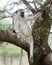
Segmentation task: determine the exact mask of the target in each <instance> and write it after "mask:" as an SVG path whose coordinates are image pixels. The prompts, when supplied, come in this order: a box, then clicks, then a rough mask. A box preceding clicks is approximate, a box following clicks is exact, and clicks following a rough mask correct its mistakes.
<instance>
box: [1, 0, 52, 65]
mask: <svg viewBox="0 0 52 65" xmlns="http://www.w3.org/2000/svg"><path fill="white" fill-rule="evenodd" d="M41 1H44V0H39V1H38V0H33V3H34V6H35V9H34V8H33V7H32V6H31V5H30V4H29V2H28V1H26V0H22V2H23V3H24V4H25V5H26V6H27V8H28V9H29V10H30V11H31V12H32V13H33V15H35V14H37V13H38V12H41V17H42V18H43V20H41V17H40V18H38V19H37V20H36V21H35V22H34V23H33V26H32V36H33V39H34V57H33V61H34V62H33V63H32V64H31V63H30V62H29V64H30V65H51V64H52V59H51V56H52V50H51V49H50V47H49V45H48V43H47V41H48V35H49V32H50V28H51V22H50V20H51V18H52V17H51V16H52V15H50V16H49V13H50V9H52V8H51V6H52V1H51V0H46V1H45V2H44V4H42V2H41ZM14 4H16V3H14ZM36 4H37V5H39V6H40V7H37V5H36ZM5 11H6V10H5ZM5 11H4V10H3V11H2V10H1V11H0V12H2V13H3V12H5ZM51 12H52V11H51ZM5 17H6V16H2V17H0V18H5ZM10 32H11V31H10V30H0V41H3V42H4V41H5V42H9V43H12V44H14V45H16V46H19V47H21V48H23V49H24V50H25V51H26V52H27V53H28V58H29V44H28V43H26V42H25V41H23V42H22V41H21V40H20V39H19V38H16V35H15V34H14V33H13V31H12V34H11V33H10Z"/></svg>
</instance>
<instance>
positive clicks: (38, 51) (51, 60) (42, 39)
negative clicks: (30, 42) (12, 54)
mask: <svg viewBox="0 0 52 65" xmlns="http://www.w3.org/2000/svg"><path fill="white" fill-rule="evenodd" d="M42 18H43V20H40V18H38V19H37V20H36V22H35V23H34V25H33V29H32V30H33V32H32V35H33V39H34V57H33V60H34V61H33V63H31V62H29V64H30V65H52V57H51V56H52V51H51V49H50V47H49V45H48V35H49V32H50V28H51V21H50V17H49V15H48V14H47V12H46V11H45V10H44V11H43V13H42ZM28 55H29V54H28ZM28 57H29V56H28Z"/></svg>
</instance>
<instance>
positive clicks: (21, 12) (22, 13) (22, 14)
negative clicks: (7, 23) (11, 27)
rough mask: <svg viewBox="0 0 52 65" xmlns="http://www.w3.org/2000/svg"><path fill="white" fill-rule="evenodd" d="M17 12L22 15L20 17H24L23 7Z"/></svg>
mask: <svg viewBox="0 0 52 65" xmlns="http://www.w3.org/2000/svg"><path fill="white" fill-rule="evenodd" d="M15 13H16V15H17V16H20V17H22V18H24V10H23V9H19V10H18V11H16V12H15Z"/></svg>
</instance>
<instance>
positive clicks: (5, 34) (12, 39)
mask: <svg viewBox="0 0 52 65" xmlns="http://www.w3.org/2000/svg"><path fill="white" fill-rule="evenodd" d="M0 41H3V42H9V43H12V44H14V45H16V46H19V47H21V48H23V49H24V50H25V51H27V52H29V45H28V43H26V42H22V41H21V40H20V39H19V38H17V37H16V35H14V33H11V34H10V32H9V31H7V30H0Z"/></svg>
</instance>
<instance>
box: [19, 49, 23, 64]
mask: <svg viewBox="0 0 52 65" xmlns="http://www.w3.org/2000/svg"><path fill="white" fill-rule="evenodd" d="M22 56H23V49H22V48H21V54H20V64H19V65H22Z"/></svg>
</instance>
